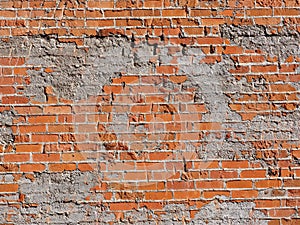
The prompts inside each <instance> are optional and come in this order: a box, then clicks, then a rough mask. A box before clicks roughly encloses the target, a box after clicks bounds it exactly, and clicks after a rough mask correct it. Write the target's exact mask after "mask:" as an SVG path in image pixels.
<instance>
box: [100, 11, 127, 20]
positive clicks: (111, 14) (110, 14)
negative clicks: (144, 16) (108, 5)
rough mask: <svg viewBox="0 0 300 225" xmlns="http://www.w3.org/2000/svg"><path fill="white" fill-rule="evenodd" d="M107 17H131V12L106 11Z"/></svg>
mask: <svg viewBox="0 0 300 225" xmlns="http://www.w3.org/2000/svg"><path fill="white" fill-rule="evenodd" d="M104 16H105V17H117V18H120V17H129V16H130V11H129V10H105V11H104Z"/></svg>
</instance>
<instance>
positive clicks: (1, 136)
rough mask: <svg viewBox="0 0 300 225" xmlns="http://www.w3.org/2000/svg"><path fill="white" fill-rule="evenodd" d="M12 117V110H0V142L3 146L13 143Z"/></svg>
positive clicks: (13, 116) (13, 115) (13, 114)
mask: <svg viewBox="0 0 300 225" xmlns="http://www.w3.org/2000/svg"><path fill="white" fill-rule="evenodd" d="M14 118H15V113H14V112H13V111H3V112H0V144H1V145H3V146H4V148H5V147H7V146H8V145H13V143H14V136H13V131H12V129H11V126H12V125H13V119H14Z"/></svg>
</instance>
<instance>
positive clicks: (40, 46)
mask: <svg viewBox="0 0 300 225" xmlns="http://www.w3.org/2000/svg"><path fill="white" fill-rule="evenodd" d="M12 42H14V41H13V40H12ZM22 42H26V43H29V44H27V45H28V46H29V48H30V51H29V54H28V59H27V61H26V65H28V66H33V67H37V66H41V67H42V68H47V67H51V66H53V68H54V71H53V72H51V73H46V72H45V71H44V70H42V71H36V70H34V69H29V70H28V75H29V76H30V78H31V84H30V85H29V86H28V87H27V88H26V90H25V94H26V95H29V96H35V99H36V100H38V101H42V102H44V101H45V100H46V96H45V94H44V87H46V86H52V87H54V89H55V91H56V94H58V95H59V97H62V98H65V99H73V100H79V99H86V98H87V97H88V96H95V95H97V94H99V93H101V92H102V88H103V85H104V84H109V82H110V79H111V78H113V77H117V76H119V75H120V74H124V73H125V74H140V73H147V74H148V73H149V72H150V71H151V68H152V65H151V63H150V62H149V59H150V56H151V55H152V54H153V52H154V50H153V49H154V46H150V45H147V46H144V45H143V46H142V47H140V46H134V49H133V46H132V43H131V42H130V41H128V40H127V39H126V38H123V37H107V38H87V39H85V46H87V49H85V48H77V46H76V45H75V44H70V43H60V42H58V41H57V40H56V39H54V38H50V39H49V40H48V39H44V38H27V39H26V41H22ZM27 52H28V51H27Z"/></svg>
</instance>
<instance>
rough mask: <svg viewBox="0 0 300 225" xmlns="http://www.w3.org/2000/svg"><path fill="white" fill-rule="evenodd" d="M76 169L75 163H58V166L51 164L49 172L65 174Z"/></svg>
mask: <svg viewBox="0 0 300 225" xmlns="http://www.w3.org/2000/svg"><path fill="white" fill-rule="evenodd" d="M75 169H76V164H75V163H58V164H49V171H52V172H63V171H71V170H75Z"/></svg>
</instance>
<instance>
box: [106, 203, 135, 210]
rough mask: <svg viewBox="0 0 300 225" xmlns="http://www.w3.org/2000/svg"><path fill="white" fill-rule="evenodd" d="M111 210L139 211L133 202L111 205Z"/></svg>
mask: <svg viewBox="0 0 300 225" xmlns="http://www.w3.org/2000/svg"><path fill="white" fill-rule="evenodd" d="M109 208H110V210H112V211H124V210H134V209H137V203H132V202H118V203H110V204H109Z"/></svg>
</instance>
